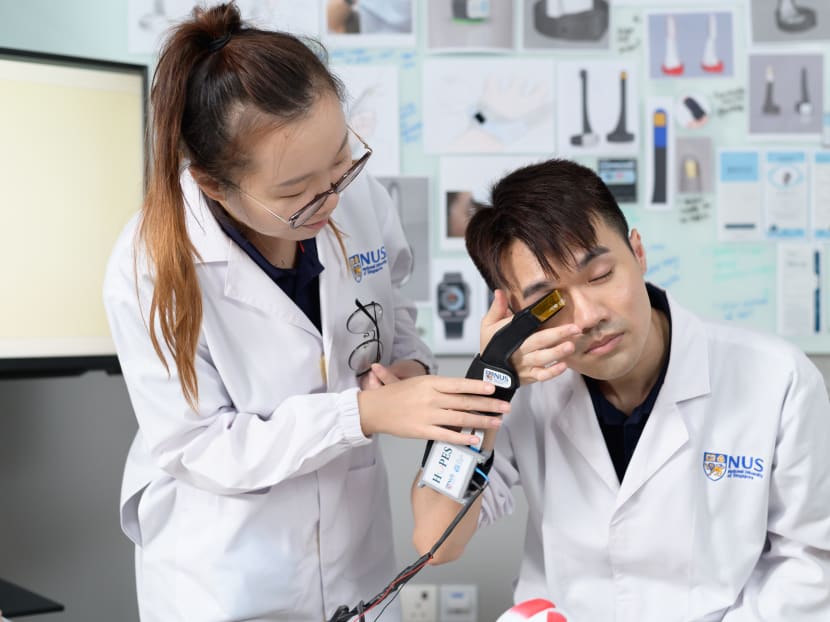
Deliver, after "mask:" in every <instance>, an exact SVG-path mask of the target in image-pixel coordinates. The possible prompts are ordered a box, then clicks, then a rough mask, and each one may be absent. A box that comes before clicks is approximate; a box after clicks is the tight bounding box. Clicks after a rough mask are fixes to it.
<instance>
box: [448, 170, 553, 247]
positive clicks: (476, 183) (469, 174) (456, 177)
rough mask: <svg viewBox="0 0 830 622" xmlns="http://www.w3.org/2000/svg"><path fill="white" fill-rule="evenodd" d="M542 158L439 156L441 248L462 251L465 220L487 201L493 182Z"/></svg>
mask: <svg viewBox="0 0 830 622" xmlns="http://www.w3.org/2000/svg"><path fill="white" fill-rule="evenodd" d="M541 159H542V158H530V157H528V156H468V157H445V158H441V172H440V177H441V181H440V184H439V192H438V219H439V222H440V231H441V234H440V244H439V246H440V248H441V249H442V250H459V251H463V250H465V246H464V233H465V232H466V229H467V223H468V222H469V220H470V216H472V213H473V212H474V211H475V210H476V209H477V208H478V207H480V206H482V205H486V204H489V202H490V188H491V187H492V186H493V184H494V183H495V182H497V181H498V180H499V179H501V178H502V177H504V176H505V175H507V174H508V173H510V172H512V171H514V170H516V169H517V168H521V167H522V166H526V165H528V164H531V163H533V162H535V161H538V160H541Z"/></svg>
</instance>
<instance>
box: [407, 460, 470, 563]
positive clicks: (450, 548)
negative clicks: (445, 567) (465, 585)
mask: <svg viewBox="0 0 830 622" xmlns="http://www.w3.org/2000/svg"><path fill="white" fill-rule="evenodd" d="M418 479H420V473H419V474H418V476H417V477H416V478H415V482H414V483H413V485H412V514H413V516H414V518H415V528H414V531H413V534H412V542H413V544H414V545H415V549H416V550H417V551H418V554H419V555H423V554H424V553H426V552H427V551H429V550H430V549H431V548H432V546H433V545H434V544H435V543H436V542H437V541H438V538H440V537H441V534H443V533H444V531H445V530H446V528H447V527H448V526H449V524H450V523H451V522H452V521H453V519H454V518H455V517H456V515H457V514H458V512H460V511H461V508H462V505H461V504H459V503H458V502H456V501H454V500H452V499H450V498H449V497H447V496H445V495H442V494H441V493H440V492H437V491H435V490H433V489H432V488H429V487H428V486H424V487H421V488H419V487H418ZM480 513H481V497H479V498H478V499H476V501H475V503H474V504H473V506H472V507H471V508H470V509H469V510H468V511H467V514H465V515H464V518H463V519H461V521H460V522H459V523H458V525H456V527H455V529H453V532H452V533H451V534H450V536H449V537H448V538H447V539H446V540H445V541H444V543H443V544H442V545H441V547H440V548H439V549H438V550H437V551H436V553H435V557H434V558H433V560H432V562H431V563H433V564H444V563H446V562H451V561H453V560H455V559H458V558H459V557H460V556H461V554H462V553H463V552H464V548H465V547H466V546H467V543H468V542H469V541H470V538H472V537H473V534H474V533H475V531H476V526H477V525H478V516H479V514H480Z"/></svg>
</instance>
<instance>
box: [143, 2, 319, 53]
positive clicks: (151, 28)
mask: <svg viewBox="0 0 830 622" xmlns="http://www.w3.org/2000/svg"><path fill="white" fill-rule="evenodd" d="M220 1H221V0H209V1H207V2H201V3H198V4H201V5H203V6H208V7H210V6H214V5H216V4H219V3H220ZM236 3H237V6H239V10H240V11H241V13H242V18H243V19H245V20H250V21H251V22H253V23H255V24H256V25H258V26H261V27H263V28H270V29H275V30H282V31H285V32H291V33H294V34H298V35H307V36H312V37H317V36H319V34H320V7H319V6H318V5H317V4H316V3H314V2H296V0H267V1H265V2H263V1H262V0H237V2H236ZM195 4H197V3H196V2H195V1H194V0H129V2H128V4H127V44H128V49H129V51H130V53H131V54H152V53H155V52H157V51H158V49H159V45H160V44H161V42H162V39H163V37H164V34H165V32H166V31H167V29H169V28H170V27H171V26H172V25H173V24H175V23H176V22H179V21H181V20H183V19H185V18H186V17H187V16H188V15H190V12H191V11H192V10H193V7H194V5H195Z"/></svg>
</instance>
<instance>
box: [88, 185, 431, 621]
mask: <svg viewBox="0 0 830 622" xmlns="http://www.w3.org/2000/svg"><path fill="white" fill-rule="evenodd" d="M182 183H183V186H184V188H185V190H186V196H187V197H188V198H189V201H188V202H189V204H190V208H189V210H188V231H189V233H190V236H191V238H192V240H193V242H194V244H195V245H196V248H197V250H198V251H199V253H200V255H201V260H199V261H197V265H196V273H197V276H198V278H199V285H200V287H201V290H202V302H203V313H204V315H203V319H202V327H201V333H200V337H199V343H198V351H197V354H196V371H197V375H198V381H199V412H198V413H194V412H193V411H192V410H191V409H190V408H189V407H188V406H187V404H186V402H185V401H184V398H183V395H182V392H181V390H180V387H179V381H178V376H177V375H176V373H175V369H173V375H172V377H168V375H167V373H166V372H165V370H164V368H163V367H162V365H161V363H160V361H159V359H158V357H157V356H156V354H155V352H154V351H153V349H152V346H151V344H150V340H149V337H148V331H147V328H146V324H145V320H144V318H147V317H148V311H147V310H148V308H149V300H150V295H151V291H152V277H151V276H150V274H149V273H148V269H147V265H146V261H145V259H144V258H143V256H142V258H141V259H140V261H139V263H138V279H139V283H138V290H139V294H140V296H141V301H142V310H141V311H140V310H139V307H138V305H137V302H136V285H135V280H134V272H133V246H134V245H133V242H134V238H135V232H136V225H137V220H136V219H133V221H132V222H130V224H129V225H128V226H127V227H126V229H125V230H124V232H123V233H122V235H121V237H120V238H119V240H118V242H117V244H116V247H115V250H114V252H113V254H112V257H111V259H110V262H109V266H108V269H107V274H106V280H105V286H104V301H105V306H106V309H107V314H108V318H109V321H110V325H111V328H112V334H113V338H114V340H115V344H116V347H117V351H118V357H119V360H120V362H121V366H122V369H123V373H124V379H125V381H126V383H127V388H128V390H129V393H130V398H131V400H132V404H133V408H134V410H135V414H136V417H137V419H138V423H139V432H138V434H137V436H136V438H135V441H134V442H133V445H132V448H131V449H130V453H129V457H128V459H127V465H126V470H125V473H124V481H123V488H122V496H121V520H122V527H123V529H124V531H125V533H126V534H127V535H128V536H129V537H130V539H131V540H133V542H135V543H136V545H137V548H136V573H137V584H138V599H139V609H140V613H141V618H142V620H143V621H145V622H156V621H159V622H162V621H163V622H171V621H175V620H187V621H188V622H214V621H215V622H219V621H221V622H230V621H234V620H290V621H291V622H303V621H306V620H309V621H310V620H313V621H315V622H319V621H321V620H323V619H324V616H325V618H326V619H328V617H329V616H330V615H331V614H332V613H333V611H334V610H335V609H336V608H337V607H338V606H339V605H344V604H345V605H348V606H349V607H352V606H354V605H356V604H357V601H358V600H360V599H363V600H368V599H369V598H371V597H372V596H374V595H375V594H376V593H377V592H378V591H379V590H380V589H381V588H382V587H383V586H385V585H386V583H387V582H389V581H390V580H391V579H392V578H393V576H394V574H395V572H396V564H395V561H394V557H393V550H392V549H393V547H392V525H391V515H390V508H389V499H388V489H387V482H386V475H385V471H384V468H383V465H382V464H381V456H380V453H379V450H378V445H377V442H376V441H375V440H374V439H370V438H366V437H365V436H364V435H363V433H362V431H361V427H360V420H359V415H358V409H357V397H356V395H357V385H358V383H357V380H356V378H355V376H354V372H353V371H351V370H350V369H349V367H348V364H347V360H348V357H349V354H350V353H351V351H352V350H353V349H354V348H355V346H357V345H358V344H360V343H361V342H362V341H364V340H365V339H366V336H365V335H363V334H353V333H352V332H350V331H348V330H347V329H346V322H347V318H348V317H349V315H351V314H352V313H353V312H354V311H356V310H357V307H356V305H355V302H354V301H355V298H359V299H360V301H361V303H363V304H369V303H370V302H372V301H374V302H377V303H379V304H380V305H381V306H382V307H383V314H382V318H381V319H380V333H381V339H382V342H383V350H382V356H383V358H382V362H383V363H385V364H388V363H389V362H390V361H392V360H396V359H402V358H416V359H419V360H421V361H424V362H425V363H427V364H428V365H431V366H432V365H433V364H434V362H433V359H432V358H431V355H430V354H429V352H428V350H427V349H426V347H425V346H424V344H423V343H422V342H421V341H420V340H419V339H418V338H417V333H416V329H415V326H414V316H415V310H414V307H413V306H411V304H408V303H406V302H404V301H403V299H402V298H401V297H400V296H399V294H398V290H397V288H396V287H394V286H395V285H396V284H397V283H399V282H400V281H401V279H403V278H404V276H405V275H406V274H407V272H408V270H409V265H410V262H411V256H410V252H409V250H408V246H407V244H406V241H405V238H404V235H403V232H402V230H401V225H400V221H399V218H398V215H397V213H396V211H395V208H394V207H393V205H392V203H391V200H390V199H389V196H388V195H387V194H386V192H385V190H384V189H383V188H382V186H380V184H378V182H377V181H375V180H374V179H372V178H370V177H369V176H368V175H367V174H365V173H364V175H362V176H361V177H359V178H358V179H357V180H356V181H355V182H354V183H353V184H352V185H351V186H350V187H349V189H348V190H347V191H346V193H344V194H343V196H342V197H341V199H340V201H341V204H340V206H339V208H338V210H337V211H336V212H335V214H334V216H335V219H336V221H337V222H338V224H339V226H340V228H341V230H342V231H343V232H344V233H345V236H344V243H345V246H346V251H347V255H348V256H349V257H353V256H357V259H355V260H354V261H356V262H362V263H361V266H362V271H361V273H360V274H357V273H356V272H355V271H354V270H353V269H351V268H349V269H347V267H346V261H345V260H344V257H343V254H342V252H341V249H340V247H339V245H338V243H337V240H336V238H335V237H334V235H333V233H332V232H331V231H330V229H329V228H326V229H325V230H324V231H322V232H321V233H320V234H319V235H318V236H317V244H318V253H319V258H320V261H321V263H322V264H323V265H324V266H325V270H324V271H323V272H322V274H321V275H320V306H321V312H322V324H323V330H322V335H321V334H320V332H319V331H318V330H317V328H315V326H314V325H313V324H312V323H311V322H310V321H309V319H308V318H307V317H306V316H305V315H304V314H303V312H302V311H301V310H300V309H299V308H298V307H297V306H296V305H295V304H294V303H293V302H292V301H291V300H290V299H289V298H288V297H287V296H286V295H285V294H284V293H283V292H282V290H280V289H279V287H277V285H275V284H274V283H273V281H271V280H270V279H269V277H268V276H267V275H266V274H265V273H264V272H263V271H262V270H261V269H260V268H259V267H258V266H257V265H256V264H255V263H254V262H253V261H252V260H251V259H250V258H249V257H248V255H246V254H245V253H244V252H243V251H242V250H241V249H240V248H239V247H238V246H237V245H236V244H235V243H234V242H232V241H231V240H230V239H229V238H228V237H227V236H226V235H225V234H224V232H223V231H222V230H221V229H220V228H219V227H218V225H217V223H216V221H215V219H214V218H213V216H212V215H211V214H210V212H209V211H208V209H207V206H206V205H204V203H203V201H202V200H201V197H199V195H198V192H197V190H196V187H195V184H193V182H192V180H191V179H190V177H189V175H187V174H185V175H184V176H183V181H182ZM361 257H362V258H361ZM324 367H325V371H324V370H323V368H324ZM386 615H389V617H390V619H392V620H395V619H397V613H396V612H395V610H394V609H393V608H390V611H387V614H385V616H386ZM385 616H384V617H385Z"/></svg>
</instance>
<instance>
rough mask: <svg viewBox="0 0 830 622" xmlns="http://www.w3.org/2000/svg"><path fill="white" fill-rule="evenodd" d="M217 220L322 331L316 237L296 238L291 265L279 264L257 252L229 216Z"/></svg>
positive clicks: (321, 266)
mask: <svg viewBox="0 0 830 622" xmlns="http://www.w3.org/2000/svg"><path fill="white" fill-rule="evenodd" d="M216 221H217V222H218V223H219V226H220V227H221V228H222V231H224V232H225V233H226V234H227V236H228V237H229V238H231V239H232V240H233V241H234V242H236V244H237V245H238V246H239V247H240V248H241V249H242V250H243V251H245V253H246V254H247V255H248V256H249V257H250V258H251V259H252V260H253V261H254V263H256V265H258V266H259V267H260V268H262V270H263V271H264V272H265V274H267V275H268V276H269V277H270V279H271V280H272V281H274V283H276V284H277V286H278V287H279V288H280V289H281V290H282V291H283V292H285V294H286V296H288V297H289V298H290V299H291V300H292V301H293V302H294V304H296V305H297V306H298V307H299V308H300V309H301V310H302V311H303V313H305V314H306V316H307V317H308V319H309V320H311V322H312V324H314V325H315V326H316V327H317V330H319V331H321V332H322V321H321V316H320V289H319V276H320V273H321V272H323V270H324V269H325V267H324V266H323V264H322V263H320V259H319V257H318V254H317V240H316V239H315V238H309V239H307V240H303V241H302V242H298V243H297V245H298V247H299V249H298V250H299V251H300V252H299V253H298V255H297V265H296V267H294V268H278V267H277V266H275V265H273V264H272V263H271V262H269V261H268V260H267V259H266V258H265V256H264V255H263V254H262V253H260V252H259V249H257V247H256V246H254V245H253V244H252V243H251V241H250V240H248V238H246V237H245V236H244V235H243V234H242V232H241V231H240V230H239V229H238V228H237V227H235V226H234V224H233V222H232V221H231V220H230V219H229V218H223V217H221V216H220V217H217V218H216Z"/></svg>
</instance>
